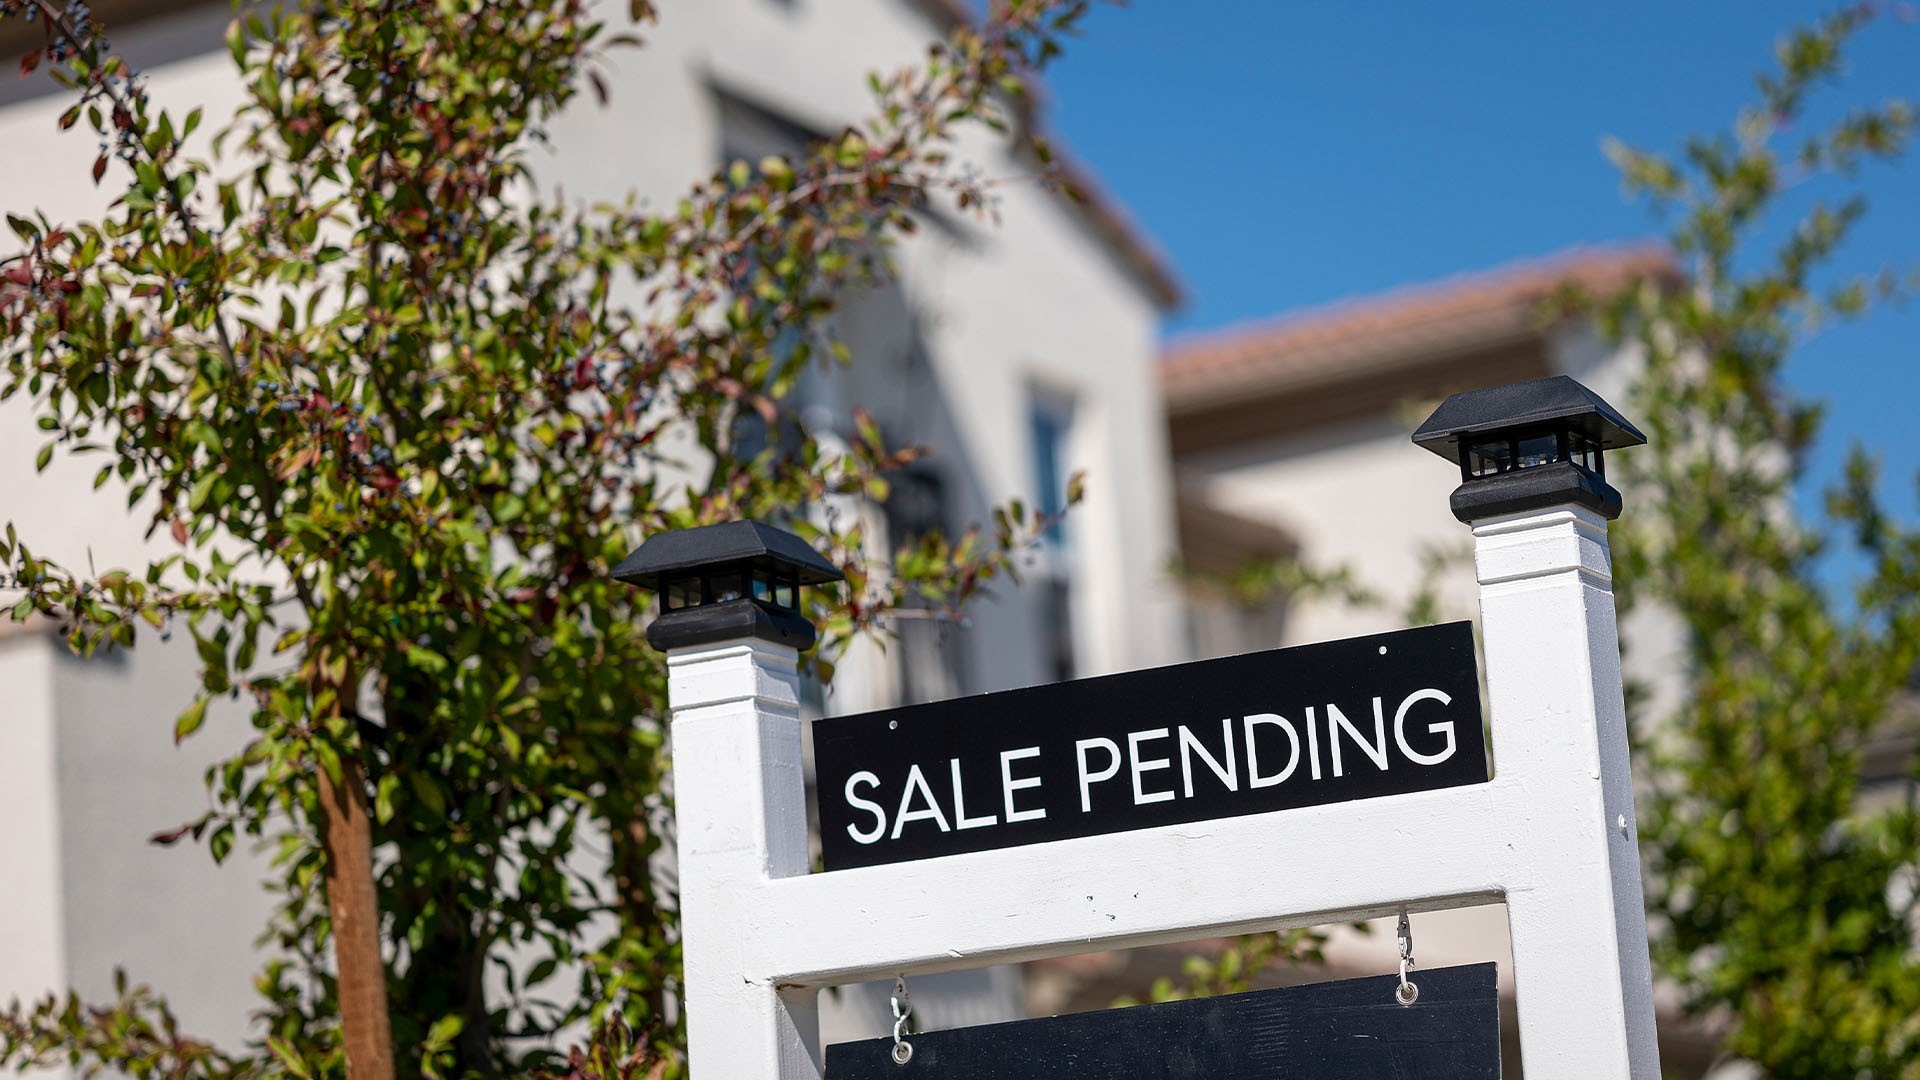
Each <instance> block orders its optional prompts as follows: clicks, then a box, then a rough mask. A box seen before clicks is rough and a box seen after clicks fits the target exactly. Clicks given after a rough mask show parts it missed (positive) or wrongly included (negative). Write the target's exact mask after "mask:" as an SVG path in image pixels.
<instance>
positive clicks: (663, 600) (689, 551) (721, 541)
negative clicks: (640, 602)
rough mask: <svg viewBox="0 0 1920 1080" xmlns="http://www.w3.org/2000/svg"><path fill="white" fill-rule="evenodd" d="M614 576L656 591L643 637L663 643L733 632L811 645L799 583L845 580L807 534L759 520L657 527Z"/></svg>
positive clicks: (697, 641)
mask: <svg viewBox="0 0 1920 1080" xmlns="http://www.w3.org/2000/svg"><path fill="white" fill-rule="evenodd" d="M613 578H614V580H616V581H623V582H626V583H627V584H629V585H633V586H636V587H638V588H642V589H648V590H651V591H653V592H657V593H659V594H660V609H661V610H660V615H659V616H658V617H657V618H655V619H654V620H653V622H652V623H651V624H649V625H648V627H647V642H648V643H649V644H651V645H652V646H653V647H654V648H656V649H659V650H661V651H663V652H664V651H666V650H668V649H677V648H683V647H686V646H689V645H705V644H709V643H712V642H715V641H729V640H733V639H737V638H759V639H761V640H764V641H771V642H775V643H777V644H781V645H791V646H793V647H794V648H796V649H806V648H808V647H810V646H811V645H812V644H813V642H814V638H815V630H814V626H813V622H812V621H811V620H809V619H808V618H807V617H806V616H805V615H803V614H801V612H800V589H801V587H802V586H808V585H821V584H825V583H827V582H832V581H840V580H843V578H844V575H842V574H841V573H840V571H839V569H838V568H837V567H835V566H834V565H833V564H832V563H830V562H828V561H827V560H826V559H824V558H822V557H821V556H820V553H819V552H817V551H815V550H813V548H812V547H810V546H809V545H808V544H807V542H806V541H805V540H802V539H800V538H799V537H798V536H795V535H793V534H792V533H790V532H787V531H786V530H785V529H779V528H775V527H774V526H771V525H767V524H764V523H762V522H758V521H726V522H721V523H719V524H717V525H701V526H697V527H695V528H691V529H676V530H674V531H672V532H663V533H655V534H654V535H652V536H650V537H648V538H647V540H646V542H645V543H643V544H641V545H640V547H639V548H638V549H636V550H635V551H634V552H633V554H631V555H628V556H627V557H626V558H625V559H624V560H622V561H621V563H620V565H619V566H616V567H614V569H613Z"/></svg>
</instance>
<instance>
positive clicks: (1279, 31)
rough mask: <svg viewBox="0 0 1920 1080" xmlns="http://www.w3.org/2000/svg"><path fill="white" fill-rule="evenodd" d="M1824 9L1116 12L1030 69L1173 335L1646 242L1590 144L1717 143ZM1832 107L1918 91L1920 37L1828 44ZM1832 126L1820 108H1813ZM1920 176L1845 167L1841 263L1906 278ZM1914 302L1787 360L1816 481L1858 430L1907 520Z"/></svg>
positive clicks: (1919, 453) (1227, 6)
mask: <svg viewBox="0 0 1920 1080" xmlns="http://www.w3.org/2000/svg"><path fill="white" fill-rule="evenodd" d="M1824 10H1827V5H1823V4H1814V3H1806V2H1801V3H1787V2H1781V0H1739V2H1735V0H1718V2H1706V0H1689V2H1685V3H1674V2H1672V0H1609V2H1607V3H1603V4H1579V3H1564V2H1562V3H1534V2H1523V0H1504V2H1499V3H1495V2H1492V0H1451V2H1448V3H1431V2H1426V0H1398V2H1391V3H1371V4H1363V3H1327V2H1319V3H1304V2H1295V3H1280V2H1274V0H1259V2H1247V0H1239V2H1229V0H1135V2H1134V3H1133V5H1132V6H1131V7H1127V8H1117V9H1116V8H1107V7H1101V8H1099V9H1097V10H1096V12H1095V14H1094V15H1093V16H1092V17H1091V19H1090V20H1089V23H1088V26H1087V32H1086V34H1085V35H1084V36H1083V38H1082V39H1081V40H1079V41H1077V42H1075V43H1073V45H1072V46H1071V47H1070V49H1069V52H1068V55H1067V56H1066V57H1065V58H1064V59H1063V60H1062V61H1061V62H1060V63H1059V65H1058V66H1057V67H1056V68H1054V69H1052V70H1051V71H1050V72H1049V77H1048V83H1049V87H1050V95H1049V101H1048V103H1047V105H1048V116H1049V121H1050V123H1051V125H1052V126H1053V127H1054V129H1055V130H1057V131H1058V132H1059V133H1060V134H1061V136H1062V137H1063V138H1064V140H1065V141H1066V143H1067V144H1068V145H1069V146H1071V147H1072V149H1073V150H1074V151H1075V152H1076V154H1077V155H1078V156H1080V157H1081V158H1083V159H1085V160H1087V161H1088V162H1089V163H1091V164H1092V166H1093V167H1094V168H1095V170H1096V171H1097V172H1098V173H1099V174H1100V176H1101V178H1102V179H1103V180H1104V181H1105V182H1106V184H1107V185H1108V186H1109V187H1110V188H1111V189H1112V190H1113V192H1114V193H1115V194H1117V195H1118V196H1119V197H1120V198H1121V199H1122V200H1123V201H1124V202H1125V203H1126V205H1127V206H1128V208H1129V209H1130V210H1131V211H1132V212H1133V213H1134V214H1135V216H1136V217H1138V218H1139V219H1140V221H1141V222H1142V223H1143V224H1144V225H1145V226H1146V228H1147V229H1148V231H1149V232H1151V233H1152V234H1153V236H1154V237H1155V238H1156V239H1157V240H1158V241H1159V242H1160V243H1161V245H1163V246H1164V247H1165V249H1166V250H1167V251H1168V252H1169V254H1170V255H1171V257H1172V259H1173V261H1174V263H1175V265H1176V266H1177V267H1178V268H1179V271H1180V273H1181V276H1182V278H1183V280H1184V281H1185V282H1186V284H1187V286H1188V289H1189V291H1190V293H1191V297H1190V300H1189V302H1188V305H1187V306H1186V308H1185V309H1184V310H1183V311H1181V312H1179V313H1177V314H1176V315H1174V316H1173V317H1172V318H1171V319H1170V320H1169V322H1168V330H1169V332H1170V333H1171V334H1178V333H1181V332H1186V331H1192V330H1199V329H1206V328H1210V327H1216V326H1222V325H1227V324H1231V323H1233V322H1236V321H1239V320H1244V319H1250V318H1258V317H1262V316H1266V315H1270V314H1273V313H1275V312H1279V311H1284V310H1287V309H1290V308H1296V307H1301V306H1305V305H1311V304H1318V303H1323V302H1326V301H1329V300H1334V299H1338V298H1341V297H1345V296H1351V295H1356V294H1363V293H1368V292H1373V291H1377V290H1381V289H1386V288H1390V287H1393V286H1395V285H1402V284H1407V283H1412V282H1418V281H1424V280H1430V279H1434V278H1439V277H1444V276H1446V275H1449V274H1453V273H1457V272H1460V271H1464V270H1474V269H1482V268H1487V267H1492V266H1496V265H1499V264H1501V263H1503V262H1507V261H1510V260H1513V259H1516V258H1523V257H1527V256H1532V255H1541V254H1546V253H1549V252H1553V251H1556V250H1559V249H1562V248H1566V247H1570V246H1573V245H1580V244H1600V243H1610V242H1619V241H1630V240H1641V239H1655V238H1658V237H1659V236H1660V235H1661V233H1662V222H1660V221H1659V220H1658V219H1657V218H1655V217H1654V216H1653V215H1652V213H1651V212H1650V211H1649V210H1648V209H1647V208H1646V207H1645V206H1643V205H1640V204H1638V203H1636V202H1632V201H1629V200H1628V199H1627V198H1626V197H1625V196H1624V195H1623V194H1622V193H1621V190H1620V185H1619V181H1618V177H1617V174H1616V173H1615V172H1614V170H1613V168H1612V166H1611V165H1610V164H1609V163H1608V162H1607V161H1606V160H1605V158H1604V157H1603V156H1602V154H1601V150H1600V147H1601V141H1602V138H1603V137H1604V136H1608V135H1611V136H1615V137H1618V138H1620V139H1622V140H1624V141H1626V142H1628V143H1630V144H1634V145H1638V146H1643V147H1648V148H1654V149H1667V148H1672V147H1675V146H1676V145H1677V144H1678V143H1679V141H1680V140H1681V139H1683V138H1684V137H1686V136H1688V135H1690V134H1695V133H1703V132H1711V131H1717V130H1724V129H1726V127H1727V126H1728V124H1729V123H1730V121H1731V119H1732V117H1733V115H1734V113H1735V110H1736V109H1737V108H1738V107H1739V106H1740V105H1741V104H1742V103H1743V102H1745V101H1747V100H1750V98H1751V96H1752V75H1753V73H1754V72H1755V71H1756V70H1758V69H1759V68H1760V67H1762V66H1763V65H1764V64H1765V63H1766V62H1767V61H1768V60H1769V58H1770V56H1771V48H1772V45H1773V42H1774V41H1775V40H1776V39H1777V38H1778V37H1779V36H1780V34H1781V32H1782V31H1783V30H1784V29H1785V28H1787V27H1789V26H1792V25H1794V24H1796V23H1799V22H1802V21H1805V20H1808V19H1811V18H1813V17H1815V16H1817V15H1818V14H1819V13H1820V12H1822V11H1824ZM1850 55H1851V59H1850V71H1849V74H1848V76H1847V78H1846V79H1845V81H1843V82H1842V83H1840V84H1839V85H1838V86H1837V87H1835V88H1834V89H1833V90H1832V91H1830V92H1829V94H1828V98H1827V100H1829V101H1831V102H1833V103H1834V104H1835V105H1836V106H1844V105H1847V104H1849V103H1857V102H1862V101H1867V100H1874V99H1878V98H1881V97H1885V96H1889V95H1901V94H1904V95H1905V96H1908V97H1915V98H1920V63H1916V61H1917V60H1920V25H1914V24H1912V23H1908V22H1902V21H1900V20H1898V19H1888V20H1884V21H1882V22H1881V23H1878V24H1876V25H1874V26H1872V27H1870V28H1869V29H1868V30H1867V31H1866V32H1865V34H1864V35H1863V36H1862V38H1861V39H1860V40H1859V41H1858V42H1857V43H1856V46H1855V48H1854V49H1853V50H1852V52H1851V54H1850ZM1830 114H1831V113H1830V112H1829V115H1830ZM1917 177H1920V168H1915V167H1913V166H1903V167H1901V168H1899V169H1882V170H1878V171H1875V172H1873V173H1870V174H1869V175H1867V176H1866V177H1865V185H1866V189H1867V192H1868V195H1869V197H1870V198H1872V199H1873V200H1874V209H1873V210H1872V212H1871V213H1870V215H1869V217H1868V219H1867V221H1866V223H1865V224H1864V225H1863V226H1862V232H1861V234H1860V236H1859V237H1858V238H1857V240H1856V242H1855V243H1854V244H1853V245H1852V247H1851V248H1850V250H1849V251H1848V264H1849V265H1851V266H1854V267H1857V268H1877V267H1878V266H1880V265H1882V264H1885V263H1888V262H1892V263H1895V264H1899V265H1906V266H1914V265H1920V190H1916V188H1915V180H1916V178H1917ZM1916 350H1920V310H1916V311H1911V312H1909V311H1895V312H1890V313H1883V314H1880V315H1877V316H1875V317H1874V318H1873V319H1871V320H1870V321H1869V322H1867V323H1865V324H1861V325H1857V326H1853V327H1847V328H1842V329H1837V330H1833V331H1829V332H1828V333H1827V334H1825V335H1824V336H1822V337H1821V338H1820V339H1818V340H1817V341H1816V342H1815V343H1813V344H1812V345H1811V346H1810V347H1809V348H1808V349H1806V350H1804V353H1803V355H1801V356H1799V357H1797V358H1796V359H1795V360H1794V362H1793V364H1792V365H1791V367H1790V371H1789V374H1790V378H1791V381H1792V383H1793V385H1794V386H1795V387H1796V388H1797V389H1799V390H1800V391H1802V392H1803V393H1806V394H1809V395H1812V396H1816V397H1820V398H1823V399H1826V400H1827V401H1828V402H1829V403H1830V410H1831V411H1830V414H1829V417H1830V419H1829V423H1828V427H1827V438H1826V439H1825V441H1824V442H1823V444H1822V447H1821V450H1820V453H1819V454H1818V456H1817V459H1816V469H1815V471H1816V472H1817V473H1818V474H1820V475H1822V476H1830V475H1832V474H1833V470H1834V469H1835V467H1836V465H1837V462H1838V461H1839V460H1840V458H1841V456H1842V454H1843V453H1844V450H1845V447H1846V446H1847V445H1848V443H1849V442H1850V441H1851V440H1852V439H1854V438H1858V439H1861V440H1863V441H1864V442H1866V443H1867V444H1868V445H1869V446H1870V447H1873V448H1875V449H1876V450H1878V451H1880V452H1881V453H1882V455H1883V458H1884V460H1885V462H1886V465H1887V468H1888V470H1889V474H1888V481H1889V496H1890V498H1891V501H1892V505H1893V508H1894V509H1895V510H1896V511H1898V512H1899V513H1900V514H1901V515H1902V516H1903V517H1908V518H1912V517H1914V516H1916V515H1915V514H1914V509H1915V496H1914V492H1915V487H1914V483H1913V476H1914V473H1915V470H1916V468H1920V438H1916V437H1915V433H1914V421H1913V420H1912V419H1910V416H1911V414H1912V413H1913V412H1914V405H1913V403H1914V402H1915V401H1916V400H1917V399H1920V365H1916V364H1915V363H1914V359H1915V354H1916Z"/></svg>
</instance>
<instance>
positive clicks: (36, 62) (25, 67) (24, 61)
mask: <svg viewBox="0 0 1920 1080" xmlns="http://www.w3.org/2000/svg"><path fill="white" fill-rule="evenodd" d="M39 66H40V50H39V49H35V50H33V51H32V52H30V53H28V54H27V55H25V56H23V57H21V58H20V77H21V78H23V79H24V78H26V77H27V76H29V75H31V74H33V69H34V68H37V67H39Z"/></svg>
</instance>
